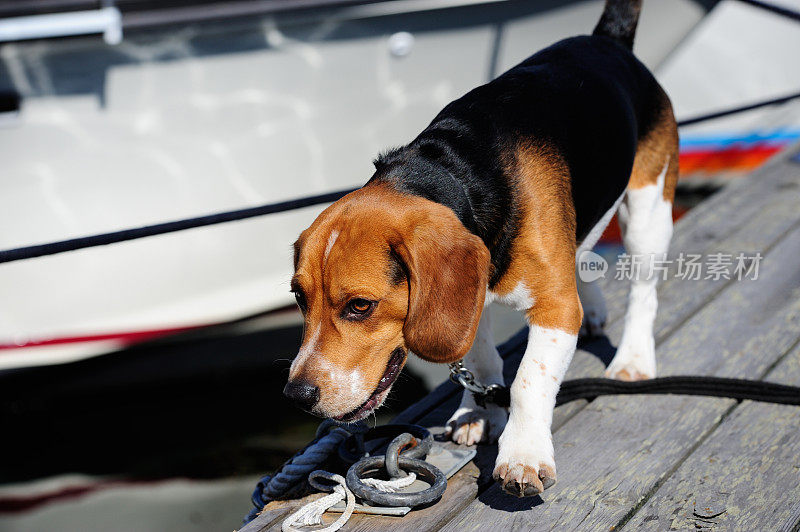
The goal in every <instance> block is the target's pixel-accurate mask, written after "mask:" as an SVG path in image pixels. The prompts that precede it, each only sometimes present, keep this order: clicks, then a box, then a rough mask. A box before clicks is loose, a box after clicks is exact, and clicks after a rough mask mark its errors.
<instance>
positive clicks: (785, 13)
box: [739, 0, 800, 22]
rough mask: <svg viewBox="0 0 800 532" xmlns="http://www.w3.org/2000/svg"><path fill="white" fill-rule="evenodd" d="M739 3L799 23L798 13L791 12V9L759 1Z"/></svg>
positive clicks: (799, 14) (752, 0) (743, 0)
mask: <svg viewBox="0 0 800 532" xmlns="http://www.w3.org/2000/svg"><path fill="white" fill-rule="evenodd" d="M739 2H741V3H743V4H748V5H751V6H754V7H758V8H761V9H764V10H766V11H771V12H772V13H775V14H777V15H780V16H782V17H786V18H790V19H792V20H796V21H798V22H800V13H798V12H797V11H793V10H791V9H788V8H785V7H781V6H776V5H773V4H768V3H766V2H760V1H759V0H739Z"/></svg>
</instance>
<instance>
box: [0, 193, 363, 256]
mask: <svg viewBox="0 0 800 532" xmlns="http://www.w3.org/2000/svg"><path fill="white" fill-rule="evenodd" d="M353 190H356V189H348V190H340V191H338V192H328V193H326V194H318V195H316V196H309V197H306V198H299V199H294V200H288V201H281V202H279V203H269V204H267V205H260V206H258V207H249V208H246V209H238V210H235V211H227V212H220V213H217V214H208V215H206V216H198V217H196V218H186V219H184V220H177V221H174V222H165V223H160V224H155V225H147V226H144V227H137V228H135V229H124V230H122V231H113V232H110V233H102V234H99V235H92V236H84V237H80V238H72V239H69V240H62V241H60V242H51V243H49V244H37V245H34V246H25V247H21V248H16V249H7V250H5V251H0V264H2V263H4V262H12V261H15V260H22V259H31V258H34V257H43V256H45V255H54V254H56V253H64V252H65V251H74V250H76V249H84V248H90V247H95V246H105V245H107V244H114V243H117V242H124V241H126V240H134V239H137V238H144V237H148V236H155V235H163V234H166V233H174V232H175V231H183V230H184V229H193V228H195V227H204V226H207V225H215V224H221V223H225V222H233V221H237V220H245V219H247V218H255V217H256V216H263V215H265V214H274V213H278V212H286V211H293V210H295V209H302V208H303V207H310V206H312V205H319V204H321V203H331V202H334V201H336V200H337V199H339V198H341V197H342V196H344V195H346V194H349V193H350V192H353Z"/></svg>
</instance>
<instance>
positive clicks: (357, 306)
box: [347, 298, 375, 318]
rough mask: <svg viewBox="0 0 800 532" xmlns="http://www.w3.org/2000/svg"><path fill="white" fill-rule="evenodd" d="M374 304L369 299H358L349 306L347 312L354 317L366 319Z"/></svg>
mask: <svg viewBox="0 0 800 532" xmlns="http://www.w3.org/2000/svg"><path fill="white" fill-rule="evenodd" d="M374 304H375V303H374V302H373V301H370V300H369V299H362V298H357V299H353V300H352V301H350V302H349V303H348V304H347V312H348V314H350V315H351V316H353V317H357V318H361V317H365V316H366V315H367V314H368V313H369V312H370V311H371V310H372V307H373V306H374Z"/></svg>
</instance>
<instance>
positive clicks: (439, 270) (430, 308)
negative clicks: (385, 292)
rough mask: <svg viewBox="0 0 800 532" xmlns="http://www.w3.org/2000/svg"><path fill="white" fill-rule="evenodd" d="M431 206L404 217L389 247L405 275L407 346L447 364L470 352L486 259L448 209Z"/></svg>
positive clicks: (481, 299)
mask: <svg viewBox="0 0 800 532" xmlns="http://www.w3.org/2000/svg"><path fill="white" fill-rule="evenodd" d="M430 203H431V204H430V206H428V207H429V208H426V209H424V210H422V211H420V210H416V211H415V212H413V213H410V214H409V216H408V217H407V218H406V220H404V222H405V223H404V229H403V230H402V231H401V240H400V241H399V242H396V243H394V245H393V246H392V248H393V250H394V252H395V254H396V255H397V256H398V257H399V258H400V259H401V260H402V261H403V265H404V267H405V268H404V269H405V270H406V272H407V275H408V285H409V298H408V315H407V316H406V321H405V324H404V326H403V335H404V337H405V342H406V347H408V348H409V349H410V350H411V351H413V352H414V353H416V354H417V355H418V356H420V357H421V358H423V359H425V360H428V361H430V362H439V363H449V362H455V361H456V360H460V359H461V358H463V356H464V355H465V354H466V353H467V351H469V348H470V347H472V342H473V340H474V339H475V333H476V331H477V330H478V322H479V321H480V317H481V312H482V311H483V303H484V299H485V298H486V287H487V282H488V279H489V268H490V255H489V250H488V249H487V248H486V245H485V244H484V243H483V241H482V240H481V239H480V238H479V237H477V236H476V235H474V234H472V233H470V232H469V231H468V230H467V229H466V227H464V225H463V224H462V223H461V222H460V221H459V220H458V218H457V217H456V215H455V213H453V211H452V210H450V209H448V208H447V207H445V206H443V205H439V204H437V203H433V202H430ZM425 211H427V212H425Z"/></svg>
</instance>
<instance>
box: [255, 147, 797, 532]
mask: <svg viewBox="0 0 800 532" xmlns="http://www.w3.org/2000/svg"><path fill="white" fill-rule="evenodd" d="M798 153H800V152H799V151H798V147H795V148H794V149H793V150H787V152H786V153H785V154H784V155H782V156H779V157H777V158H776V159H774V160H773V161H771V162H770V163H768V164H767V165H766V166H764V167H762V168H761V169H760V170H758V171H756V172H755V173H753V174H752V175H750V176H749V177H747V178H746V179H743V180H741V181H737V182H734V183H731V184H730V185H728V186H727V187H726V188H725V189H723V190H722V191H721V192H718V193H717V194H715V195H713V196H711V197H710V198H708V199H707V200H706V201H705V202H703V203H701V204H700V205H699V206H698V207H696V208H695V209H693V210H692V211H690V212H689V213H688V214H687V215H686V216H685V217H684V218H682V219H681V220H680V221H679V222H678V223H677V224H676V230H675V236H674V238H673V241H672V246H671V252H670V255H671V257H670V258H676V257H677V255H678V254H679V253H681V252H683V253H684V254H686V253H693V254H702V255H703V256H704V257H708V256H709V255H711V254H715V253H723V254H731V255H733V256H734V257H735V256H736V255H737V254H738V253H740V252H744V253H746V254H748V255H753V254H755V253H760V254H761V255H762V257H763V258H762V259H761V262H760V265H759V271H758V279H757V280H752V279H744V280H736V279H725V278H719V279H713V278H710V279H707V278H705V276H706V272H705V271H704V272H703V278H702V279H700V280H683V279H678V278H676V277H675V275H674V272H673V271H670V274H669V279H668V280H667V281H665V282H661V283H660V287H659V298H660V299H659V312H658V319H657V322H656V343H657V356H658V371H659V375H660V376H667V375H714V376H720V377H740V378H748V379H764V380H769V381H774V382H779V383H784V384H793V385H800V345H799V344H798V339H800V160H799V159H798V156H797V154H798ZM793 156H794V160H793ZM674 266H675V264H674V263H673V267H672V269H673V270H674ZM613 274H614V266H613V265H612V266H611V270H610V275H607V276H606V280H605V281H604V284H605V286H604V293H605V294H606V299H607V302H608V308H609V322H608V326H607V328H606V332H607V334H608V336H609V338H608V339H604V340H597V341H594V342H592V343H589V344H587V345H583V346H581V347H582V348H581V349H579V351H578V352H577V353H576V355H575V359H574V361H573V362H572V366H571V367H570V370H569V372H568V374H567V378H568V379H572V378H577V377H586V376H601V375H602V372H603V369H604V364H607V363H608V361H609V360H610V358H611V356H613V352H614V348H613V347H612V346H613V345H616V344H617V342H618V341H619V338H620V335H621V333H622V330H621V327H622V317H623V313H624V311H625V299H626V290H627V283H626V282H623V281H615V280H614V279H613V278H612V277H613ZM525 339H526V332H525V331H522V332H521V333H519V334H517V335H516V336H515V337H513V338H512V339H511V340H509V341H508V342H507V343H506V344H504V345H503V346H502V348H501V354H502V355H503V356H504V358H505V360H506V363H505V367H506V379H507V381H508V382H510V381H511V379H512V378H513V375H514V372H515V369H516V367H517V365H518V364H519V361H520V357H521V356H522V349H523V348H524V346H525ZM460 395H461V392H460V390H459V389H458V388H457V387H456V386H455V385H453V384H451V383H449V382H446V383H444V384H442V385H441V386H439V388H437V389H436V390H435V391H433V392H432V393H431V394H430V395H429V396H428V397H426V398H425V399H424V400H422V401H420V402H419V403H417V404H416V405H414V406H413V407H411V408H409V409H408V410H406V411H405V412H403V413H402V414H400V415H399V416H398V418H397V421H402V422H413V423H419V424H421V425H425V426H428V427H431V428H432V429H433V430H434V431H438V432H441V430H442V428H441V427H442V425H443V424H444V423H445V422H446V420H447V419H448V418H449V416H450V414H451V413H452V412H453V411H454V410H455V408H456V406H457V405H458V403H459V399H460ZM553 434H554V443H555V452H556V464H557V467H558V483H557V484H556V485H555V486H554V487H553V488H551V489H549V490H547V491H546V492H545V493H544V494H542V496H541V497H538V496H537V497H534V498H525V499H517V498H514V497H512V496H509V495H506V494H505V493H503V492H502V490H500V489H499V487H498V486H497V485H495V483H494V482H493V481H492V480H491V471H492V467H493V465H494V458H495V455H496V447H494V446H478V454H477V456H476V458H475V460H474V462H473V463H470V464H469V465H467V466H466V467H465V468H464V469H462V470H461V471H460V472H459V473H457V474H456V475H455V476H454V477H453V478H451V479H450V482H449V485H448V488H447V491H446V492H445V494H444V495H443V497H442V499H441V501H440V502H438V503H437V504H435V505H434V506H431V507H429V508H426V509H423V510H418V511H413V512H411V513H410V514H409V515H407V516H405V517H403V518H393V517H376V516H366V515H354V516H353V517H352V518H351V520H350V522H349V523H348V524H347V525H346V526H345V528H344V529H343V530H359V531H378V530H387V529H388V530H409V531H414V532H420V531H423V530H448V531H463V530H616V529H619V528H643V529H647V530H672V529H674V530H686V529H706V528H708V529H711V528H717V529H721V530H782V531H786V532H789V531H791V532H797V531H798V529H800V408H798V407H793V406H780V405H770V404H763V403H755V402H750V401H744V402H741V403H738V402H737V401H734V400H730V399H716V398H703V397H691V396H608V397H601V398H598V399H596V400H594V401H593V402H591V403H589V402H586V401H579V402H574V403H570V404H567V405H564V406H562V407H559V408H558V409H557V410H556V414H555V417H554V421H553ZM312 497H314V496H312ZM297 505H298V502H296V501H292V502H279V503H271V504H270V505H268V506H267V508H266V509H265V511H264V512H262V514H261V515H260V516H259V517H258V518H257V519H256V520H255V521H254V522H253V523H251V524H250V525H249V526H247V527H246V530H247V531H248V532H250V531H261V530H280V524H281V522H282V520H283V518H284V517H285V516H286V515H288V513H289V512H291V511H292V510H293V508H295V507H296V506H297Z"/></svg>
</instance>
